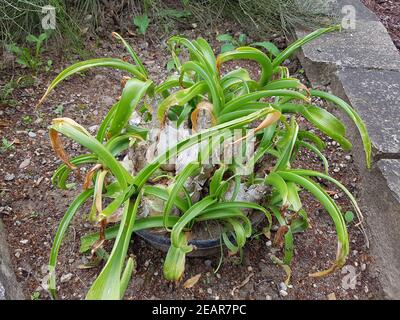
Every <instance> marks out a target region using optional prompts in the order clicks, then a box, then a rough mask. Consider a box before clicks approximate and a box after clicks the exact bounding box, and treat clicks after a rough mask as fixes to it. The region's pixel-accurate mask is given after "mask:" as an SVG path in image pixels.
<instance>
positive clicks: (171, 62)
mask: <svg viewBox="0 0 400 320" xmlns="http://www.w3.org/2000/svg"><path fill="white" fill-rule="evenodd" d="M174 69H175V61H174V60H173V59H171V60H169V61H168V62H167V71H168V72H171V71H172V70H174Z"/></svg>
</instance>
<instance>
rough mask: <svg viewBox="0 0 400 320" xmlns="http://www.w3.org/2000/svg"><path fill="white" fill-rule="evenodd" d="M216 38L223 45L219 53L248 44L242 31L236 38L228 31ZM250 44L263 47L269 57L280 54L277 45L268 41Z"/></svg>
mask: <svg viewBox="0 0 400 320" xmlns="http://www.w3.org/2000/svg"><path fill="white" fill-rule="evenodd" d="M217 40H218V41H219V42H222V43H223V45H222V46H221V53H224V52H226V51H231V50H234V49H235V48H236V47H240V46H242V47H243V46H246V45H247V44H248V43H247V36H246V35H245V34H244V33H241V34H239V36H238V37H237V40H236V39H235V38H234V37H233V36H232V35H230V34H229V33H224V34H220V35H219V36H217ZM250 45H251V46H253V47H261V48H263V49H265V50H266V51H267V53H268V56H269V58H270V59H272V58H273V57H277V56H278V55H279V54H280V50H279V49H278V47H277V46H276V45H275V44H274V43H273V42H270V41H260V42H253V43H251V44H250Z"/></svg>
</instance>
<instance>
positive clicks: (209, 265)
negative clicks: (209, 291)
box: [204, 259, 212, 267]
mask: <svg viewBox="0 0 400 320" xmlns="http://www.w3.org/2000/svg"><path fill="white" fill-rule="evenodd" d="M204 264H205V265H206V266H207V267H211V265H212V261H211V260H209V259H207V260H205V261H204Z"/></svg>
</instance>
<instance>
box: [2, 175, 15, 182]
mask: <svg viewBox="0 0 400 320" xmlns="http://www.w3.org/2000/svg"><path fill="white" fill-rule="evenodd" d="M14 178H15V175H14V174H12V173H6V175H5V176H4V180H5V181H13V180H14Z"/></svg>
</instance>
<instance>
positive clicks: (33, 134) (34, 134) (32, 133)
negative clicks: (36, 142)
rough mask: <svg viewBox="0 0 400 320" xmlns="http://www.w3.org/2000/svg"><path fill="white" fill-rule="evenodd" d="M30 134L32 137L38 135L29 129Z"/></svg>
mask: <svg viewBox="0 0 400 320" xmlns="http://www.w3.org/2000/svg"><path fill="white" fill-rule="evenodd" d="M28 136H29V137H31V138H35V137H36V133H34V132H32V131H29V132H28Z"/></svg>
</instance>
